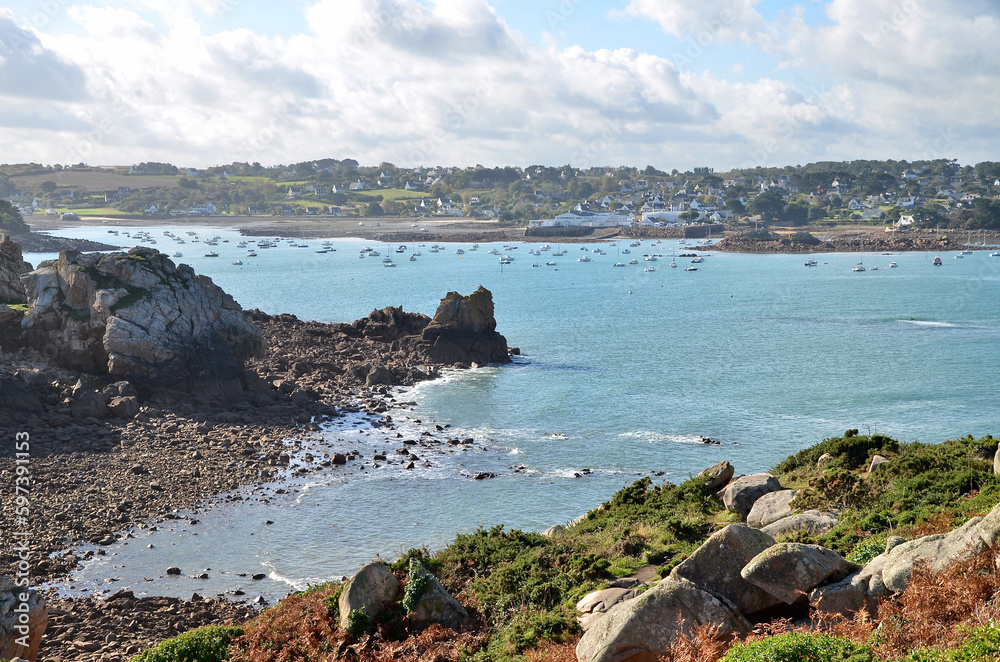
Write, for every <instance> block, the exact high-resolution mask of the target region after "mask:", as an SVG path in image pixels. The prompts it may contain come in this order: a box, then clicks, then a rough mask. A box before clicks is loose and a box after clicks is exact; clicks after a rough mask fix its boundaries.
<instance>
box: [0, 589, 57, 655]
mask: <svg viewBox="0 0 1000 662" xmlns="http://www.w3.org/2000/svg"><path fill="white" fill-rule="evenodd" d="M48 622H49V611H48V607H47V606H46V604H45V598H43V597H41V596H40V595H38V591H36V590H34V589H29V588H26V587H20V586H17V585H16V584H15V583H14V580H13V579H12V578H11V577H9V576H7V575H0V660H9V659H12V658H16V657H20V658H22V659H25V660H29V662H35V660H36V659H37V658H38V647H39V646H40V645H41V643H42V635H43V634H44V633H45V628H46V626H47V625H48Z"/></svg>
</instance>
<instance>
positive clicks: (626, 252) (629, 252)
mask: <svg viewBox="0 0 1000 662" xmlns="http://www.w3.org/2000/svg"><path fill="white" fill-rule="evenodd" d="M622 253H625V255H631V254H632V251H630V250H629V249H627V248H626V249H625V250H623V251H622Z"/></svg>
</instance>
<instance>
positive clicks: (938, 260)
mask: <svg viewBox="0 0 1000 662" xmlns="http://www.w3.org/2000/svg"><path fill="white" fill-rule="evenodd" d="M934 266H935V267H940V266H941V258H940V256H935V258H934Z"/></svg>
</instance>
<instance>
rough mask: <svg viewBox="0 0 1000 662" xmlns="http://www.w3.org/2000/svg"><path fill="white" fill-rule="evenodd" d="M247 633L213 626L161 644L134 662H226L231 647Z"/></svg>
mask: <svg viewBox="0 0 1000 662" xmlns="http://www.w3.org/2000/svg"><path fill="white" fill-rule="evenodd" d="M242 634H243V628H241V627H239V626H235V625H209V626H207V627H203V628H198V629H197V630H191V631H190V632H185V633H184V634H181V635H178V636H176V637H174V638H173V639H167V640H166V641H163V642H160V644H158V645H157V646H156V647H155V648H150V649H149V650H148V651H146V652H144V653H140V654H139V655H137V656H136V657H134V658H132V660H133V662H222V661H223V660H228V659H229V644H230V643H231V642H232V640H233V639H235V638H236V637H239V636H240V635H242Z"/></svg>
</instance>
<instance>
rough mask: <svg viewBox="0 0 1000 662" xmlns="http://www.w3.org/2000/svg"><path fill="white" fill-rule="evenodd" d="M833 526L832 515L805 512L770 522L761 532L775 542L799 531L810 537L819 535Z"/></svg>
mask: <svg viewBox="0 0 1000 662" xmlns="http://www.w3.org/2000/svg"><path fill="white" fill-rule="evenodd" d="M835 526H837V516H836V515H834V514H833V513H826V512H821V511H819V510H807V511H805V512H804V513H799V514H797V515H789V516H788V517H782V518H781V519H779V520H776V521H774V522H771V523H770V524H768V525H767V526H765V527H764V528H762V529H761V531H763V532H764V533H766V534H767V535H769V536H771V537H772V538H774V539H776V540H777V539H778V538H781V537H782V536H789V535H792V534H794V533H798V532H799V531H805V532H806V533H808V534H810V535H819V534H823V533H826V532H827V531H829V530H830V529H832V528H833V527H835Z"/></svg>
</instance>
